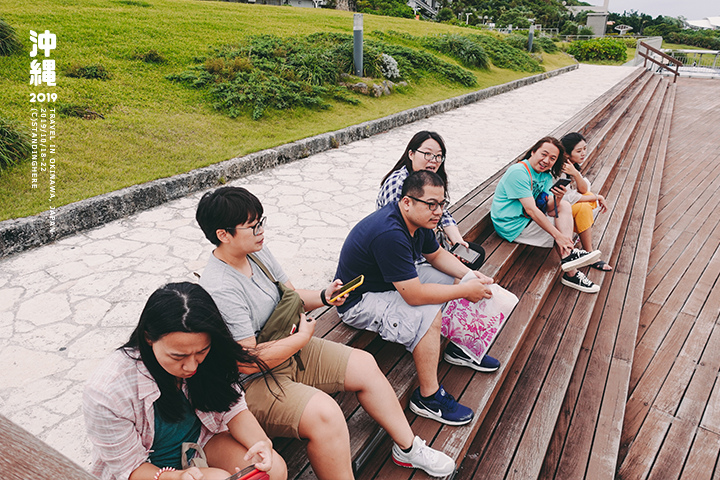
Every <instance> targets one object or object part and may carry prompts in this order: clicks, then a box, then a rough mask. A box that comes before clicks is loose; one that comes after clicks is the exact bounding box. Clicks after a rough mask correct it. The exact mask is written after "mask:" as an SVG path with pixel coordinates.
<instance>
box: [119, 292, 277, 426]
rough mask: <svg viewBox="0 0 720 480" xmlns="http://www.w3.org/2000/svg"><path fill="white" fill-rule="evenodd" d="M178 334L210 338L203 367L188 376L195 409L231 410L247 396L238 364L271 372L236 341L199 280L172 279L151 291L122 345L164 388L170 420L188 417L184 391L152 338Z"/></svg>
mask: <svg viewBox="0 0 720 480" xmlns="http://www.w3.org/2000/svg"><path fill="white" fill-rule="evenodd" d="M173 332H187V333H206V334H208V336H209V337H210V350H209V351H208V354H207V356H206V357H205V360H204V361H203V362H202V363H201V364H200V365H198V369H197V373H196V374H195V375H193V376H192V377H190V378H188V379H187V380H186V381H187V386H188V394H189V395H188V396H189V400H190V404H191V405H192V406H193V408H194V409H197V410H200V411H203V412H226V411H228V410H229V409H230V408H231V407H232V406H233V405H234V404H235V403H237V401H238V400H239V399H240V395H241V394H240V391H239V390H238V388H242V387H241V385H240V373H239V372H238V363H241V364H254V365H256V366H257V367H258V368H259V369H260V370H261V371H263V372H265V371H267V366H266V365H265V364H264V363H263V362H262V361H261V360H259V359H258V358H257V357H255V356H254V355H253V354H251V353H250V352H248V351H247V350H246V349H245V348H243V347H242V346H241V345H240V344H239V343H237V342H236V341H235V340H234V339H233V337H232V335H231V334H230V330H228V327H227V325H226V324H225V322H224V321H223V318H222V315H221V314H220V311H219V310H218V308H217V306H216V305H215V302H214V301H213V299H212V297H210V294H209V293H207V292H206V291H205V290H204V289H203V288H202V287H201V286H200V285H198V284H195V283H190V282H182V283H169V284H167V285H165V286H164V287H161V288H159V289H157V290H155V292H153V294H152V295H150V298H148V301H147V303H146V304H145V308H144V309H143V311H142V314H141V315H140V321H139V323H138V325H137V327H135V330H134V331H133V332H132V334H131V335H130V339H129V340H128V341H127V343H125V345H123V346H122V347H120V348H121V349H122V350H123V351H124V352H125V353H126V354H127V355H128V356H130V357H131V358H135V359H137V360H140V361H142V362H143V363H144V364H145V366H146V367H147V369H148V371H149V372H150V375H152V377H153V379H154V380H155V382H156V383H157V385H158V387H159V389H160V398H159V399H158V400H157V402H156V406H157V411H158V413H159V414H160V416H161V417H162V418H163V419H165V420H166V421H169V422H178V421H180V420H181V419H182V417H183V412H184V408H183V404H182V396H181V395H183V394H182V392H181V391H180V389H179V388H178V384H177V378H176V377H175V376H173V375H172V374H170V373H168V372H167V371H166V370H165V369H164V368H163V367H162V366H161V365H160V363H158V361H157V358H156V357H155V353H154V352H153V349H152V346H151V345H150V342H156V341H158V340H160V339H161V338H162V337H163V336H165V335H167V334H169V333H173ZM135 354H137V357H136V356H134V355H135Z"/></svg>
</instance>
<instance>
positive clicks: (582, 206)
mask: <svg viewBox="0 0 720 480" xmlns="http://www.w3.org/2000/svg"><path fill="white" fill-rule="evenodd" d="M596 207H597V202H576V203H574V204H573V206H572V214H573V219H574V220H575V222H574V223H575V233H577V234H581V233H582V232H584V231H585V230H587V229H588V228H590V227H592V225H593V222H594V221H595V219H594V218H593V210H594V209H595V208H596Z"/></svg>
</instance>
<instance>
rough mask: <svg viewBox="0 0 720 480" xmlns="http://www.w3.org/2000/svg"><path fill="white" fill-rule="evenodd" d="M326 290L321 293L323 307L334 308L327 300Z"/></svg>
mask: <svg viewBox="0 0 720 480" xmlns="http://www.w3.org/2000/svg"><path fill="white" fill-rule="evenodd" d="M325 290H327V289H325ZM325 290H322V291H321V292H320V300H322V303H323V305H327V306H328V307H332V306H333V305H332V303H330V302H328V301H327V298H325Z"/></svg>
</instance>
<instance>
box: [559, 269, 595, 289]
mask: <svg viewBox="0 0 720 480" xmlns="http://www.w3.org/2000/svg"><path fill="white" fill-rule="evenodd" d="M560 282H561V283H562V284H563V285H565V286H566V287H570V288H574V289H575V290H580V291H581V292H585V293H597V292H598V291H600V286H599V285H598V284H596V283H593V282H592V281H590V279H589V278H587V277H586V276H585V274H584V273H582V272H577V273H576V274H575V276H574V277H569V276H568V274H567V273H564V274H563V276H562V279H561V280H560Z"/></svg>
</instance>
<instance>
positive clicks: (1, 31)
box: [0, 19, 23, 57]
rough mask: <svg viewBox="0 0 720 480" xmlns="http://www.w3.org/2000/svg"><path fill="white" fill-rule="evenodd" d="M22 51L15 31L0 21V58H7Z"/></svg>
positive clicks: (3, 21)
mask: <svg viewBox="0 0 720 480" xmlns="http://www.w3.org/2000/svg"><path fill="white" fill-rule="evenodd" d="M22 50H23V46H22V43H20V39H19V38H18V36H17V32H16V31H15V29H14V28H13V27H12V26H10V25H9V24H8V23H7V22H5V20H2V19H0V56H3V57H9V56H10V55H13V54H15V53H18V52H21V51H22Z"/></svg>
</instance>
